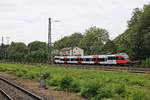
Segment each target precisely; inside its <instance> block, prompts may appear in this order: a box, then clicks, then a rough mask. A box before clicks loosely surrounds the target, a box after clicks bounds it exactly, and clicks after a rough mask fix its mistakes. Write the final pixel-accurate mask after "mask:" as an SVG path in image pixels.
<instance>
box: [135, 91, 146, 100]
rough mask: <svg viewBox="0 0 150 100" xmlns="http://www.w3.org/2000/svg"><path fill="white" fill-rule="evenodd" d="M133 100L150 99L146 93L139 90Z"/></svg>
mask: <svg viewBox="0 0 150 100" xmlns="http://www.w3.org/2000/svg"><path fill="white" fill-rule="evenodd" d="M132 100H149V99H148V97H147V96H146V95H145V93H143V92H140V91H137V92H136V93H134V94H133V95H132Z"/></svg>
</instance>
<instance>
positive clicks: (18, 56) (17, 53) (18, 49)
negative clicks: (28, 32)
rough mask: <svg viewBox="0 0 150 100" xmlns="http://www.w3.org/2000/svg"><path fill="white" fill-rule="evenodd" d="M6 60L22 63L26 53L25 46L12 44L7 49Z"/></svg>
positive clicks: (18, 43)
mask: <svg viewBox="0 0 150 100" xmlns="http://www.w3.org/2000/svg"><path fill="white" fill-rule="evenodd" d="M8 51H9V52H8V59H10V60H11V61H17V62H19V61H20V62H21V61H24V58H25V55H26V54H27V53H28V48H27V46H26V45H25V44H24V43H22V42H12V43H11V45H10V46H9V47H8Z"/></svg>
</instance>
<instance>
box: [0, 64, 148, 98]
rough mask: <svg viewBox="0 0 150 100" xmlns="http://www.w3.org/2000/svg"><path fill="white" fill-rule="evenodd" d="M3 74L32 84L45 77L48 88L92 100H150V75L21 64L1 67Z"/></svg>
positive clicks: (1, 65) (2, 65) (0, 70)
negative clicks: (40, 75)
mask: <svg viewBox="0 0 150 100" xmlns="http://www.w3.org/2000/svg"><path fill="white" fill-rule="evenodd" d="M0 72H7V73H13V74H15V75H17V76H18V77H22V78H28V79H33V80H39V74H40V73H44V74H45V75H46V77H47V79H46V82H47V85H48V86H52V87H54V89H57V90H63V91H68V92H73V93H76V94H77V95H81V96H82V97H85V98H88V99H89V100H149V99H150V75H144V74H132V73H127V72H105V71H99V70H87V69H84V70H83V69H76V68H68V67H67V68H64V67H63V68H61V67H58V66H54V65H53V66H40V65H21V64H0Z"/></svg>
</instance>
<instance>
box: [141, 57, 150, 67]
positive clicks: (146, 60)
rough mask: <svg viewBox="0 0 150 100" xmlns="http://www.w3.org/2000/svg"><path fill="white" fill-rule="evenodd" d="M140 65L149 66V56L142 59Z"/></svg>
mask: <svg viewBox="0 0 150 100" xmlns="http://www.w3.org/2000/svg"><path fill="white" fill-rule="evenodd" d="M141 66H142V67H150V58H147V59H145V60H142V64H141Z"/></svg>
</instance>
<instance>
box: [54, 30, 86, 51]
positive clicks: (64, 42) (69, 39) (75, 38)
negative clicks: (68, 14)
mask: <svg viewBox="0 0 150 100" xmlns="http://www.w3.org/2000/svg"><path fill="white" fill-rule="evenodd" d="M82 38H83V35H82V34H81V33H73V34H72V35H70V36H65V37H63V38H62V39H60V40H58V41H56V42H55V43H54V49H57V50H60V49H62V48H65V47H75V46H79V42H80V40H81V39H82Z"/></svg>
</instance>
